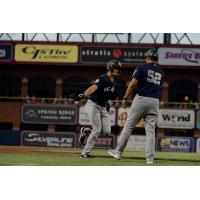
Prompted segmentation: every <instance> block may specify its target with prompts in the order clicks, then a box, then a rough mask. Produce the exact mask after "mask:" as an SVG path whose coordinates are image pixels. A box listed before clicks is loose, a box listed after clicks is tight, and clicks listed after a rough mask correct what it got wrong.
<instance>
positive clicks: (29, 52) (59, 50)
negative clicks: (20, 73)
mask: <svg viewBox="0 0 200 200" xmlns="http://www.w3.org/2000/svg"><path fill="white" fill-rule="evenodd" d="M15 60H16V61H27V62H58V63H77V62H78V46H76V45H47V44H40V45H39V44H17V45H16V46H15Z"/></svg>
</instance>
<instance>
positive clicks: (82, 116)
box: [79, 106, 116, 126]
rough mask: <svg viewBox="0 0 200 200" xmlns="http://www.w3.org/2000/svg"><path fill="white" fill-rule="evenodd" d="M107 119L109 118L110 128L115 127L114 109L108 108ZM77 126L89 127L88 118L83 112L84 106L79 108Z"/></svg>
mask: <svg viewBox="0 0 200 200" xmlns="http://www.w3.org/2000/svg"><path fill="white" fill-rule="evenodd" d="M109 118H110V122H111V126H115V125H116V109H115V108H114V107H111V108H110V112H109ZM79 124H81V125H91V124H90V120H89V118H88V114H87V112H86V110H85V106H81V107H80V108H79Z"/></svg>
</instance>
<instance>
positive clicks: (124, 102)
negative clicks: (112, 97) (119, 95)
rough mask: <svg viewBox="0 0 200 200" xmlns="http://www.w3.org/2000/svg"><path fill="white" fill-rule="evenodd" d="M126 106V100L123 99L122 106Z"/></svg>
mask: <svg viewBox="0 0 200 200" xmlns="http://www.w3.org/2000/svg"><path fill="white" fill-rule="evenodd" d="M127 105H128V100H127V99H123V101H122V106H123V107H126V106H127Z"/></svg>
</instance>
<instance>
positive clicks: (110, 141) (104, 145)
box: [81, 134, 116, 149]
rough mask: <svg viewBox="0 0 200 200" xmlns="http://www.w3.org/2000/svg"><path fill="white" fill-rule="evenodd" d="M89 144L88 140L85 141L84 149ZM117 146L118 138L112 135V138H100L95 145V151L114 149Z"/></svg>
mask: <svg viewBox="0 0 200 200" xmlns="http://www.w3.org/2000/svg"><path fill="white" fill-rule="evenodd" d="M86 142H87V139H85V141H84V145H83V146H82V147H81V148H83V147H84V146H85V144H86ZM115 146H116V136H115V135H113V134H111V135H110V136H103V135H101V136H99V137H98V138H97V140H96V143H95V145H94V149H113V148H115Z"/></svg>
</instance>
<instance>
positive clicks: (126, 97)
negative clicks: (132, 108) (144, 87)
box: [122, 78, 138, 105]
mask: <svg viewBox="0 0 200 200" xmlns="http://www.w3.org/2000/svg"><path fill="white" fill-rule="evenodd" d="M137 83H138V80H137V79H135V78H133V79H132V80H131V82H130V83H129V85H128V88H127V90H126V93H125V95H124V97H123V102H122V104H123V105H126V104H127V99H128V97H129V96H130V94H132V92H133V89H134V88H135V87H136V85H137Z"/></svg>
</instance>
